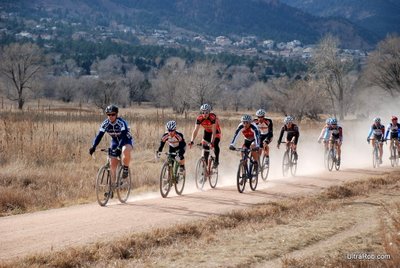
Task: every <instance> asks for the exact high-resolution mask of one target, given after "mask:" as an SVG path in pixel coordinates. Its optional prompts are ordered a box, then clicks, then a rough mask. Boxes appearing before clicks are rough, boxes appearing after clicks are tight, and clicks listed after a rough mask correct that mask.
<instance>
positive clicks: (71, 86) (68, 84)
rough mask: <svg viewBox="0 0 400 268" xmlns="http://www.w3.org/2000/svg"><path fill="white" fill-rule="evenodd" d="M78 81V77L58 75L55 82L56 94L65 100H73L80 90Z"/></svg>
mask: <svg viewBox="0 0 400 268" xmlns="http://www.w3.org/2000/svg"><path fill="white" fill-rule="evenodd" d="M77 83H78V82H77V79H76V78H73V77H70V76H61V77H57V78H56V82H55V91H56V96H57V97H58V98H59V99H61V100H62V101H63V102H71V101H73V100H74V98H75V96H76V93H77V91H78V84H77Z"/></svg>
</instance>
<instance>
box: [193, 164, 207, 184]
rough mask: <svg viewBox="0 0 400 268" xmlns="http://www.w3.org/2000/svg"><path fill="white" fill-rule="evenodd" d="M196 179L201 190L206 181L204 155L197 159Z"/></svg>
mask: <svg viewBox="0 0 400 268" xmlns="http://www.w3.org/2000/svg"><path fill="white" fill-rule="evenodd" d="M195 181H196V187H197V189H199V190H201V189H203V187H204V183H205V182H206V161H205V160H204V158H203V157H201V158H200V159H199V160H197V164H196V173H195Z"/></svg>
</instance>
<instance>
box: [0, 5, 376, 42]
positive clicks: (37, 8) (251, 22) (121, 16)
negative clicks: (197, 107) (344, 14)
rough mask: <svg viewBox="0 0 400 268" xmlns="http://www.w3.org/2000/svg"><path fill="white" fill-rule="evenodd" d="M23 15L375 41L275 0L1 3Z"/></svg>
mask: <svg viewBox="0 0 400 268" xmlns="http://www.w3.org/2000/svg"><path fill="white" fill-rule="evenodd" d="M2 5H3V6H5V7H7V8H8V9H14V10H18V12H19V13H21V14H24V15H25V16H36V17H41V16H50V17H51V16H57V17H58V18H60V17H63V18H65V19H69V20H75V21H77V22H82V23H83V24H84V25H92V26H95V25H103V26H107V25H109V24H110V23H117V24H124V25H128V26H131V27H135V28H136V29H142V30H146V29H167V30H177V29H179V30H181V31H189V32H192V33H197V34H204V35H210V36H214V37H215V36H218V35H227V36H231V37H234V36H248V35H255V36H257V37H260V38H263V39H273V40H276V41H291V40H294V39H297V40H300V41H302V42H303V43H306V44H307V43H309V44H310V43H315V42H317V41H318V40H319V39H320V38H321V36H323V35H324V34H325V33H327V32H332V33H334V34H335V35H338V36H339V38H340V39H341V40H342V44H343V46H345V47H348V48H368V47H371V46H372V45H374V44H375V43H376V42H377V41H378V40H377V38H376V36H374V35H373V34H371V33H370V32H368V31H367V30H365V29H362V28H361V27H358V26H356V25H354V24H352V23H351V22H350V21H348V20H346V19H343V18H320V17H316V16H313V15H310V14H308V13H306V12H304V11H301V10H299V9H297V8H294V7H290V6H288V5H286V4H282V3H281V2H279V1H276V0H236V1H230V0H219V1H215V0H170V1H163V0H146V1H143V0H75V1H74V0H66V1H62V2H59V1H55V0H38V1H27V0H22V1H17V2H13V1H5V2H3V4H2Z"/></svg>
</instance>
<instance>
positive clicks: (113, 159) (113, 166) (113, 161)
mask: <svg viewBox="0 0 400 268" xmlns="http://www.w3.org/2000/svg"><path fill="white" fill-rule="evenodd" d="M115 148H117V145H116V144H111V147H110V148H109V149H108V155H109V157H110V163H111V166H110V170H111V178H112V181H115V182H116V181H117V176H116V173H117V172H116V171H117V167H118V164H119V159H118V157H120V155H119V154H117V153H116V152H115V151H114V150H115Z"/></svg>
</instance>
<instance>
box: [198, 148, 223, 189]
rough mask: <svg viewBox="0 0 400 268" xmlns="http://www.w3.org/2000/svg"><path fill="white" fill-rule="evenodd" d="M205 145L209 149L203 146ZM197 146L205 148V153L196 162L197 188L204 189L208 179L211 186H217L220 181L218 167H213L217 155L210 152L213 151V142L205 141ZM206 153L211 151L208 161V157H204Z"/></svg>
mask: <svg viewBox="0 0 400 268" xmlns="http://www.w3.org/2000/svg"><path fill="white" fill-rule="evenodd" d="M203 145H206V146H208V149H205V148H203ZM197 147H199V148H201V149H203V154H202V156H201V157H200V158H199V160H197V163H196V173H195V181H196V187H197V189H200V190H201V189H203V187H204V184H205V183H206V181H207V180H208V182H209V183H210V186H211V188H215V187H216V186H217V182H218V167H217V168H213V166H214V162H215V157H214V156H213V155H211V154H210V151H211V149H210V148H211V144H210V143H208V142H203V143H200V144H197ZM204 153H209V156H208V163H207V162H206V158H205V157H204Z"/></svg>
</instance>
